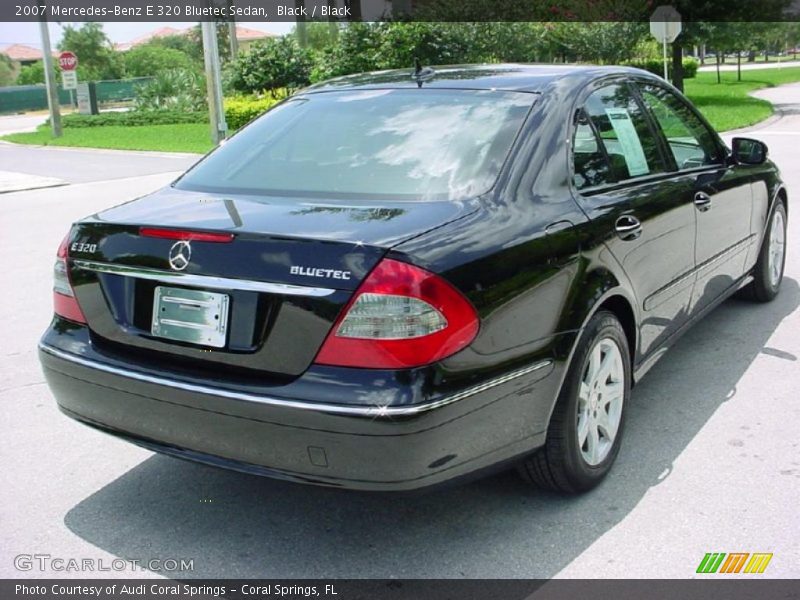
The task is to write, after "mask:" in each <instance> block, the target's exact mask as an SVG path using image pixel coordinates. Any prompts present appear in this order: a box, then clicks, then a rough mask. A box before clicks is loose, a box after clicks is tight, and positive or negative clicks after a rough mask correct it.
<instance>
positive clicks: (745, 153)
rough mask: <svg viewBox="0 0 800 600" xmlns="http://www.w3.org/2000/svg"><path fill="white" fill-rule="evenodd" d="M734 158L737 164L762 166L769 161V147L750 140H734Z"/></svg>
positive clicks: (738, 138)
mask: <svg viewBox="0 0 800 600" xmlns="http://www.w3.org/2000/svg"><path fill="white" fill-rule="evenodd" d="M731 145H732V146H733V156H732V157H731V158H732V159H733V161H734V162H735V163H736V164H742V165H762V164H764V162H765V161H766V160H767V153H768V152H769V150H768V149H767V145H766V144H765V143H764V142H761V141H759V140H753V139H750V138H740V137H737V138H733V142H732V144H731Z"/></svg>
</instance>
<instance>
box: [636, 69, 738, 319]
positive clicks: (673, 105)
mask: <svg viewBox="0 0 800 600" xmlns="http://www.w3.org/2000/svg"><path fill="white" fill-rule="evenodd" d="M638 89H639V92H640V94H641V98H642V101H643V102H644V104H645V105H646V106H647V109H648V112H649V113H650V114H651V116H652V117H653V120H654V121H655V123H656V126H657V128H658V130H659V132H660V134H661V135H662V137H663V140H664V143H665V144H666V148H667V150H668V152H667V159H668V160H669V161H670V163H671V165H670V168H672V169H674V170H675V171H676V172H678V173H680V174H681V175H682V177H684V178H685V179H686V180H687V182H688V183H689V184H690V186H691V189H690V190H689V196H690V197H689V198H687V199H686V200H687V204H688V202H689V201H690V202H691V203H693V205H694V210H695V216H696V219H697V239H696V243H695V262H696V266H697V279H696V283H695V288H694V293H693V296H692V301H691V307H690V313H692V314H693V313H697V312H698V311H700V310H702V309H703V308H704V307H705V306H707V305H708V304H710V303H711V302H713V301H714V300H715V299H716V298H718V297H719V296H720V294H722V293H724V292H725V291H726V290H727V289H729V288H730V287H731V286H732V285H733V284H734V283H735V282H736V280H737V279H739V277H741V276H742V275H743V274H744V270H745V260H746V258H747V249H748V247H749V245H750V242H751V235H750V216H751V214H750V213H751V210H752V191H751V185H750V181H749V177H748V176H747V175H746V174H744V173H742V172H741V170H737V169H736V168H735V167H729V166H728V165H726V160H725V150H724V148H723V146H722V144H721V143H720V141H719V139H718V138H717V136H716V135H715V134H714V133H713V132H712V131H711V130H710V128H709V127H708V126H707V125H706V124H705V123H704V122H703V120H702V119H701V118H700V117H699V116H698V115H697V114H696V112H695V111H694V110H693V109H692V107H691V106H690V105H689V104H688V103H687V102H686V101H685V100H684V99H682V98H681V97H680V96H678V95H677V94H675V93H674V92H673V91H672V90H669V89H668V88H666V87H664V86H661V85H658V84H655V83H651V82H647V83H644V82H640V83H639V84H638Z"/></svg>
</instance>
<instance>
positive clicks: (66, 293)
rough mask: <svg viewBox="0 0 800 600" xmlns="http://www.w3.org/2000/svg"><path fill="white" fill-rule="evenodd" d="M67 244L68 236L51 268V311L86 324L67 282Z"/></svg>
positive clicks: (59, 248)
mask: <svg viewBox="0 0 800 600" xmlns="http://www.w3.org/2000/svg"><path fill="white" fill-rule="evenodd" d="M68 244H69V234H67V237H65V238H64V241H63V242H61V245H60V246H59V247H58V252H57V253H56V264H55V265H54V266H53V310H54V311H55V313H56V314H57V315H58V316H59V317H63V318H64V319H69V320H70V321H75V322H76V323H86V317H84V316H83V311H81V307H80V306H78V301H77V300H76V299H75V292H73V290H72V284H71V283H70V281H69V272H68V271H67V247H68Z"/></svg>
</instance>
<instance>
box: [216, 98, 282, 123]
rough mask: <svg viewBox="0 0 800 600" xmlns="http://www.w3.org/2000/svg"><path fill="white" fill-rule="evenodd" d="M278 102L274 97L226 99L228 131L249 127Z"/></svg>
mask: <svg viewBox="0 0 800 600" xmlns="http://www.w3.org/2000/svg"><path fill="white" fill-rule="evenodd" d="M278 102H280V99H276V98H272V97H265V98H254V97H248V96H236V97H233V98H225V121H226V122H227V123H228V129H229V130H231V131H234V130H236V129H239V128H240V127H243V126H244V125H247V124H248V123H249V122H250V121H252V120H253V119H255V118H256V117H258V116H260V115H262V114H264V113H265V112H266V111H268V110H269V109H270V108H272V107H273V106H275V105H276V104H277V103H278Z"/></svg>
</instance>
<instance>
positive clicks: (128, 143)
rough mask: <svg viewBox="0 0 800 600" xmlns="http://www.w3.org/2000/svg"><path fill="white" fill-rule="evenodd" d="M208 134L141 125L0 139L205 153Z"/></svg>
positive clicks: (200, 126)
mask: <svg viewBox="0 0 800 600" xmlns="http://www.w3.org/2000/svg"><path fill="white" fill-rule="evenodd" d="M210 136H211V134H210V132H209V129H208V125H207V124H205V123H189V124H180V125H144V126H140V127H122V126H118V125H111V126H107V127H80V128H73V129H70V128H69V127H67V128H65V129H64V135H63V136H62V137H60V138H53V137H52V135H51V132H50V128H49V127H47V126H42V127H39V130H38V131H36V132H32V133H12V134H10V135H7V136H4V137H3V138H2V139H3V140H5V141H7V142H16V143H18V144H34V145H38V146H77V147H81V148H112V149H116V150H155V151H160V152H198V153H204V152H208V151H209V150H210V149H211V147H212V144H211V140H210Z"/></svg>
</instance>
